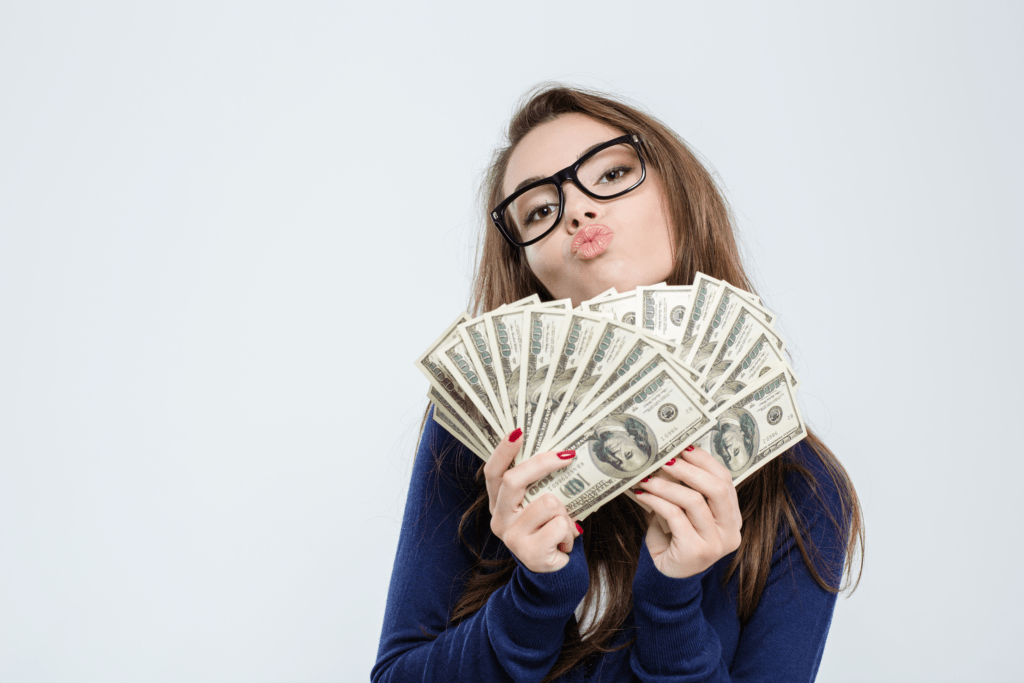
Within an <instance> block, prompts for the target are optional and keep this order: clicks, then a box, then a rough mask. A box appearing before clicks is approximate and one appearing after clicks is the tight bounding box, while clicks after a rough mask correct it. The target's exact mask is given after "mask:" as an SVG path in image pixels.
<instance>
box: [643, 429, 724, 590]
mask: <svg viewBox="0 0 1024 683" xmlns="http://www.w3.org/2000/svg"><path fill="white" fill-rule="evenodd" d="M690 448H691V450H686V451H683V452H682V453H680V454H679V456H677V457H676V458H675V459H674V461H673V460H670V461H669V462H668V463H666V464H665V465H664V466H663V467H662V468H661V470H660V472H661V473H662V476H654V475H652V476H651V477H650V478H648V479H646V480H644V481H642V482H641V483H640V488H639V489H637V490H635V491H634V493H637V494H638V495H639V497H640V500H642V501H643V502H645V503H647V504H648V505H649V506H651V508H652V509H653V510H654V512H655V513H657V514H658V515H660V516H661V517H663V518H664V519H665V521H666V522H667V523H668V528H669V530H670V531H671V533H668V534H667V533H665V531H664V530H663V529H662V527H661V524H660V523H659V522H658V520H657V519H656V518H655V517H652V518H651V522H650V525H649V527H648V529H647V548H648V550H649V551H650V553H651V559H653V560H654V565H655V566H656V567H657V568H658V570H659V571H660V572H661V573H662V574H664V575H666V576H670V577H673V578H678V579H681V578H685V577H687V576H694V575H695V574H699V573H701V572H702V571H704V570H705V569H707V568H708V567H710V566H711V565H713V564H714V563H715V562H717V561H718V560H720V559H722V558H723V557H725V556H726V555H728V554H729V553H731V552H733V551H734V550H736V549H737V548H739V547H740V528H741V527H742V526H743V518H742V516H741V515H740V505H739V500H738V499H737V497H736V487H735V486H733V483H732V475H731V474H730V473H729V470H727V469H726V468H725V466H723V465H722V464H721V463H720V462H718V461H717V460H715V458H714V457H712V455H711V454H710V453H708V452H707V451H705V450H704V449H702V448H695V447H692V446H691V447H690ZM666 474H667V475H669V476H668V477H665V476H664V475H666ZM684 484H685V485H684Z"/></svg>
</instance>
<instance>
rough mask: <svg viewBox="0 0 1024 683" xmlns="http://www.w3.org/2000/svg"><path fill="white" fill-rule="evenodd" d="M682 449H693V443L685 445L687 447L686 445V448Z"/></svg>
mask: <svg viewBox="0 0 1024 683" xmlns="http://www.w3.org/2000/svg"><path fill="white" fill-rule="evenodd" d="M683 450H684V451H692V450H693V444H690V445H689V446H687V447H686V448H684V449H683Z"/></svg>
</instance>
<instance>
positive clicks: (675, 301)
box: [635, 284, 693, 344]
mask: <svg viewBox="0 0 1024 683" xmlns="http://www.w3.org/2000/svg"><path fill="white" fill-rule="evenodd" d="M692 298H693V287H692V286H691V285H684V286H678V287H669V286H666V285H664V284H662V285H660V286H653V287H637V288H636V303H635V306H636V311H637V313H639V315H640V323H639V326H640V327H642V328H643V329H645V330H648V331H650V332H652V333H653V334H655V335H657V336H659V337H662V338H664V339H668V340H669V341H671V342H674V343H676V344H678V343H679V342H681V341H682V339H683V331H684V329H685V327H684V324H685V323H686V310H687V309H688V308H689V306H690V300H691V299H692Z"/></svg>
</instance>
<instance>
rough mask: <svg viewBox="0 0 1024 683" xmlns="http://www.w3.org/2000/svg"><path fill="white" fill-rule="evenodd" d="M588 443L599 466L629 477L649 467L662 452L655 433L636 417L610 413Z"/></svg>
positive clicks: (617, 475) (609, 474) (591, 453)
mask: <svg viewBox="0 0 1024 683" xmlns="http://www.w3.org/2000/svg"><path fill="white" fill-rule="evenodd" d="M586 445H587V446H588V447H589V450H590V456H591V458H592V459H593V461H594V464H595V465H597V468H598V469H599V470H601V472H603V473H604V474H607V475H608V476H609V477H617V478H620V479H627V478H629V477H632V476H633V475H634V474H636V473H637V472H639V471H640V470H642V469H644V468H645V467H647V466H648V465H649V464H650V463H651V462H653V460H654V456H655V454H656V453H657V452H658V447H657V444H656V443H655V439H654V433H653V432H652V431H651V429H650V428H649V427H648V426H647V425H645V424H644V423H643V422H641V421H640V420H638V419H636V418H635V417H623V416H620V415H609V416H608V417H606V418H605V419H603V420H601V421H600V422H598V423H597V426H595V427H594V430H593V432H592V433H591V435H590V438H589V439H588V440H587V442H586Z"/></svg>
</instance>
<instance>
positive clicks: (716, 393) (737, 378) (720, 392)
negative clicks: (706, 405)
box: [709, 335, 799, 412]
mask: <svg viewBox="0 0 1024 683" xmlns="http://www.w3.org/2000/svg"><path fill="white" fill-rule="evenodd" d="M780 369H785V370H786V374H787V376H788V377H789V383H790V386H792V387H793V388H794V389H796V388H797V387H798V386H799V383H798V380H797V377H796V375H795V374H794V373H793V369H792V368H791V367H790V366H789V363H787V362H786V359H785V357H784V356H783V355H782V353H781V352H780V351H779V349H778V348H777V347H776V346H775V343H774V340H773V339H772V338H771V337H768V336H767V335H759V336H758V338H757V339H756V340H754V343H753V344H752V345H751V346H750V347H749V350H748V351H747V353H746V355H745V356H744V357H743V358H742V359H741V360H739V361H738V362H737V363H734V364H733V365H732V366H730V368H729V372H728V373H727V374H726V375H724V376H723V377H722V378H721V379H720V380H719V381H718V382H717V383H716V384H715V385H714V386H713V387H712V388H711V391H710V392H709V394H710V396H711V402H712V404H713V405H712V408H711V410H712V412H714V411H715V410H718V409H719V407H721V406H722V405H723V404H724V403H726V402H727V401H728V400H729V399H730V398H732V397H733V396H735V395H736V394H738V393H740V392H741V391H743V389H745V388H746V387H747V385H749V384H751V383H753V382H756V381H758V380H759V379H760V378H761V377H764V376H765V375H768V374H774V373H775V372H778V371H779V370H780Z"/></svg>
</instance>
